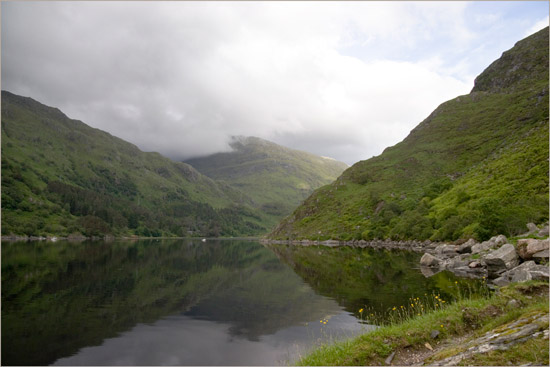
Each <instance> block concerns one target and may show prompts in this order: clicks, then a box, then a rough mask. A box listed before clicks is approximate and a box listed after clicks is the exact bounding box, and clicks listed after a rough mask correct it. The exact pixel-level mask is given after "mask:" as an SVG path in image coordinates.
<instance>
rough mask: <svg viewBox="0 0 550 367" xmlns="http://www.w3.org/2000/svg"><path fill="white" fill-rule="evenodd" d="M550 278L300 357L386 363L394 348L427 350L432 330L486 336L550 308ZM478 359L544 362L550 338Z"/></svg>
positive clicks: (317, 361) (308, 361) (315, 361)
mask: <svg viewBox="0 0 550 367" xmlns="http://www.w3.org/2000/svg"><path fill="white" fill-rule="evenodd" d="M511 299H516V300H518V301H519V302H520V303H521V304H522V305H523V306H522V307H521V308H511V306H508V301H509V300H511ZM548 307H549V303H548V283H544V282H534V281H531V282H527V283H523V284H513V285H510V286H507V287H505V288H501V289H500V290H499V292H497V293H495V294H493V295H490V296H486V297H481V298H465V299H462V300H460V301H457V302H455V303H452V304H447V305H443V306H441V309H437V310H433V311H430V312H426V313H424V314H421V315H420V316H414V317H412V318H407V316H405V317H403V318H398V319H396V320H395V321H394V322H393V323H391V324H390V325H387V326H383V327H381V328H379V329H377V330H375V331H373V332H370V333H367V334H364V335H361V336H359V337H356V338H353V339H348V340H345V341H343V342H339V343H336V344H334V345H323V346H321V347H319V348H317V349H315V350H313V351H312V352H311V353H310V354H309V355H307V356H305V357H303V358H302V359H301V360H299V361H298V362H297V364H298V365H325V366H329V365H356V366H357V365H383V364H384V360H385V359H386V358H387V357H388V356H389V355H390V353H392V351H400V350H405V349H406V348H408V349H418V350H421V349H425V348H426V347H425V343H431V344H434V340H433V339H432V338H431V336H430V333H431V331H432V330H438V331H439V332H440V335H439V337H438V340H441V341H447V342H451V343H452V342H453V340H454V338H456V337H460V336H464V335H471V337H475V336H481V335H483V334H484V333H485V332H487V331H489V330H492V329H494V328H496V327H498V326H500V325H503V324H506V323H507V322H510V321H512V320H515V319H517V318H519V317H521V316H523V315H527V314H529V313H531V312H533V311H543V312H548ZM457 350H458V348H457V346H454V347H451V349H448V350H443V351H440V352H439V353H438V355H437V357H439V358H444V357H447V356H450V355H452V354H453V352H456V351H457ZM476 358H479V359H474V360H472V361H466V362H465V363H472V364H479V365H485V364H493V363H489V362H491V361H492V362H494V363H496V364H497V365H498V364H500V365H502V364H505V363H502V362H504V361H508V358H511V360H513V361H515V362H517V364H521V363H527V362H532V361H534V360H536V361H541V360H542V361H543V362H544V363H543V364H548V341H547V340H545V341H542V342H541V341H540V340H539V339H535V340H533V341H531V342H529V343H525V344H522V345H518V346H517V347H515V348H512V349H511V350H509V351H506V352H495V353H491V354H488V355H487V356H483V355H480V356H478V357H476Z"/></svg>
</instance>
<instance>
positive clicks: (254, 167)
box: [187, 137, 348, 224]
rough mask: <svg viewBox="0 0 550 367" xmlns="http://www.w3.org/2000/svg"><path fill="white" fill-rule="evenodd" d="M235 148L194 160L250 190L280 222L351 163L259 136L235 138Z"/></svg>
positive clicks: (209, 171)
mask: <svg viewBox="0 0 550 367" xmlns="http://www.w3.org/2000/svg"><path fill="white" fill-rule="evenodd" d="M230 145H231V147H232V148H233V151H231V152H228V153H217V154H213V155H210V156H207V157H201V158H195V159H190V160H188V161H187V163H189V164H191V165H192V166H193V167H195V168H196V169H197V170H198V171H200V172H201V173H203V174H205V175H207V176H208V177H210V178H213V179H215V180H223V181H224V182H226V183H227V184H229V185H230V186H232V187H235V188H236V189H238V190H241V191H243V192H246V194H247V195H249V196H250V197H251V198H252V199H253V200H254V202H255V204H256V206H257V207H259V208H261V210H262V211H263V212H265V213H267V214H268V215H271V216H272V218H273V220H274V223H273V224H276V223H277V222H278V221H279V220H280V219H281V218H282V217H283V216H284V215H288V214H290V213H291V211H292V210H293V209H294V208H296V207H297V206H298V205H299V204H300V202H301V201H302V200H304V199H305V198H307V197H308V196H309V195H310V194H311V193H312V192H313V190H315V189H317V188H319V187H321V186H323V185H326V184H329V183H331V182H332V181H334V180H335V179H336V178H337V177H338V176H339V175H340V174H341V173H342V172H343V171H344V170H345V169H346V168H347V167H348V166H347V165H346V164H345V163H343V162H339V161H336V160H334V159H330V158H324V157H319V156H316V155H314V154H311V153H306V152H302V151H299V150H294V149H289V148H285V147H283V146H280V145H277V144H275V143H272V142H269V141H266V140H263V139H260V138H256V137H234V138H233V141H232V142H231V144H230Z"/></svg>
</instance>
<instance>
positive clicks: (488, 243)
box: [471, 237, 497, 254]
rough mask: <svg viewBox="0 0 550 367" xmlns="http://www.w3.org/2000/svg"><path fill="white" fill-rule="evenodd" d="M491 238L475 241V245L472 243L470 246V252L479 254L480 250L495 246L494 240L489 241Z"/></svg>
mask: <svg viewBox="0 0 550 367" xmlns="http://www.w3.org/2000/svg"><path fill="white" fill-rule="evenodd" d="M493 238H494V237H493ZM493 238H492V239H493ZM492 239H491V240H492ZM491 240H489V241H483V242H481V243H476V244H475V245H473V246H472V247H471V250H472V254H479V253H481V252H486V251H489V250H491V249H493V248H495V247H497V245H496V243H495V242H494V241H491Z"/></svg>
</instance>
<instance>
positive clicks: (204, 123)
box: [2, 2, 548, 164]
mask: <svg viewBox="0 0 550 367" xmlns="http://www.w3.org/2000/svg"><path fill="white" fill-rule="evenodd" d="M469 6H470V3H467V2H419V3H415V2H349V3H348V2H319V3H312V2H244V3H242V2H237V3H231V2H131V3H130V2H115V3H111V2H82V3H81V2H60V3H56V2H44V3H40V2H37V3H26V2H22V3H5V4H3V9H2V10H3V11H2V55H3V60H2V63H3V65H2V80H3V88H6V89H8V90H10V91H12V92H14V93H20V94H24V95H30V96H32V97H34V98H36V99H38V100H39V101H41V102H43V103H46V104H50V105H54V106H57V107H59V108H60V109H61V110H63V111H65V112H66V113H67V114H69V115H70V116H71V117H74V118H79V119H82V120H83V121H84V122H86V123H88V124H90V125H92V126H94V127H98V128H101V129H104V130H107V131H109V132H110V133H112V134H114V135H116V136H119V137H121V138H123V139H126V140H129V141H131V142H133V143H135V144H137V145H138V146H140V147H141V148H142V149H145V150H156V151H160V152H161V153H164V154H167V155H170V156H172V157H176V158H185V157H191V156H197V155H203V154H209V153H214V152H216V151H220V150H226V149H228V145H227V142H228V139H229V137H230V136H232V135H255V136H260V137H263V138H266V139H271V140H274V141H276V142H278V143H281V144H283V145H287V146H290V147H294V148H297V149H304V150H309V151H312V152H314V153H317V154H319V155H325V156H331V157H334V158H337V159H340V160H344V161H346V162H347V163H349V164H351V163H354V162H356V161H358V160H360V159H366V158H369V157H370V156H372V155H376V154H379V153H380V152H381V151H382V150H383V149H384V148H385V147H387V146H388V145H393V144H395V143H397V142H398V141H400V140H401V139H403V138H404V137H405V136H406V135H407V134H408V132H409V131H410V130H411V129H412V128H414V126H416V125H417V124H418V123H419V122H420V121H421V120H422V119H424V118H425V117H426V116H427V115H428V114H429V113H430V112H431V111H432V110H433V109H434V108H435V107H437V105H439V104H440V103H442V102H444V101H445V100H447V99H450V98H453V97H455V96H457V95H459V94H464V93H467V92H468V91H469V90H470V89H471V87H472V86H473V77H474V76H475V75H474V74H473V72H472V67H471V63H469V62H467V54H466V53H465V51H464V50H468V49H469V47H471V46H472V40H473V39H475V33H474V32H473V31H472V30H471V29H470V28H469V27H468V26H467V22H466V21H465V19H466V17H467V15H468V14H467V10H468V9H469ZM546 22H548V19H546ZM29 23H32V24H33V27H28V26H27V24H29ZM500 52H502V51H500ZM457 55H460V56H461V57H460V58H457ZM491 61H493V60H485V61H484V64H485V65H484V66H486V65H488V64H489V63H490V62H491Z"/></svg>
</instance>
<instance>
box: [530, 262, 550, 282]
mask: <svg viewBox="0 0 550 367" xmlns="http://www.w3.org/2000/svg"><path fill="white" fill-rule="evenodd" d="M549 272H550V269H549V268H548V266H546V265H537V266H536V267H535V268H534V269H532V270H529V273H530V274H531V278H532V279H534V280H545V281H548V279H549Z"/></svg>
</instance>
